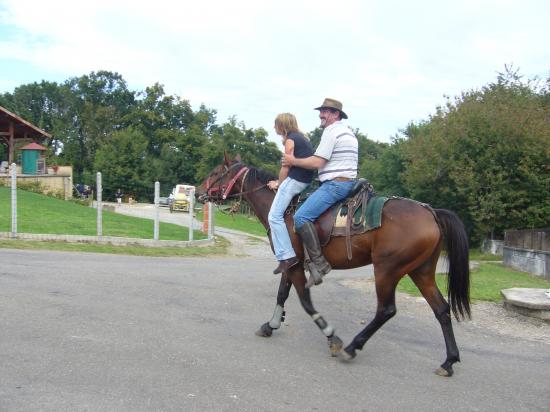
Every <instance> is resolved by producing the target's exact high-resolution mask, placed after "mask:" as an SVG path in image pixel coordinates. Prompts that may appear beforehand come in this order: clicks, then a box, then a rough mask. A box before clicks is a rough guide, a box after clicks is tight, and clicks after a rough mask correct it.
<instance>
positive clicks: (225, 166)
mask: <svg viewBox="0 0 550 412" xmlns="http://www.w3.org/2000/svg"><path fill="white" fill-rule="evenodd" d="M246 170H248V168H247V167H245V166H244V165H243V164H242V163H241V157H240V156H239V155H237V156H235V158H234V159H230V158H229V156H228V155H227V153H224V162H223V163H222V164H221V165H218V166H216V167H215V168H214V169H213V170H212V171H211V172H210V173H209V174H208V176H207V177H206V179H205V180H204V181H203V182H202V183H201V184H200V185H199V186H198V187H197V189H196V191H195V196H196V198H197V200H199V201H200V202H202V203H204V202H215V203H216V202H217V203H223V202H224V201H225V200H226V199H227V198H228V197H229V196H230V195H231V192H232V191H233V188H234V187H235V183H236V182H237V180H238V179H239V177H241V176H242V175H243V173H244V172H246Z"/></svg>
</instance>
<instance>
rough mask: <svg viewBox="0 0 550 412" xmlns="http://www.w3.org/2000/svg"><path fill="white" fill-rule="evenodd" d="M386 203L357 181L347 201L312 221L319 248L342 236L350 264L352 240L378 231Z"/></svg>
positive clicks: (364, 181)
mask: <svg viewBox="0 0 550 412" xmlns="http://www.w3.org/2000/svg"><path fill="white" fill-rule="evenodd" d="M309 194H311V191H309V192H307V193H305V195H304V196H301V197H300V198H299V199H298V203H297V205H296V209H297V208H299V207H300V204H301V203H303V202H304V201H305V199H307V197H309ZM387 200H388V198H386V197H379V196H376V193H375V192H374V188H373V187H372V185H371V184H370V183H369V182H368V181H367V180H366V179H358V180H357V182H356V183H355V185H354V186H353V188H352V190H351V192H350V195H349V196H348V197H347V198H346V199H344V200H343V201H341V202H339V203H336V204H335V205H334V206H332V207H331V208H329V209H328V210H326V211H325V212H324V213H323V214H322V215H321V216H320V217H319V218H318V219H317V220H316V221H315V227H316V229H317V234H318V235H319V242H320V244H321V246H326V244H327V243H328V242H329V241H330V239H331V237H333V236H345V237H346V252H347V257H348V259H349V260H351V258H352V252H351V236H353V235H358V234H361V233H365V232H367V231H369V230H373V229H376V228H378V227H380V226H381V224H382V208H383V206H384V204H385V203H386V201H387Z"/></svg>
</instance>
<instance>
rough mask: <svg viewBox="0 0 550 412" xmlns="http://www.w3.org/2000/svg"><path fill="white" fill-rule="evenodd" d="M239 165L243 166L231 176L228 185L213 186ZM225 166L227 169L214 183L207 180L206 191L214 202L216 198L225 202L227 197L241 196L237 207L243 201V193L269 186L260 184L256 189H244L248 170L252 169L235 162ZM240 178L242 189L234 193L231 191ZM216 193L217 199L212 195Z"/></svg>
mask: <svg viewBox="0 0 550 412" xmlns="http://www.w3.org/2000/svg"><path fill="white" fill-rule="evenodd" d="M237 166H242V167H241V169H239V171H238V172H237V173H236V174H235V176H233V177H232V178H231V180H230V181H229V183H228V184H227V185H219V186H216V187H214V186H213V184H214V183H217V182H218V181H220V180H222V179H223V178H224V177H225V176H227V174H228V173H229V172H230V171H231V170H232V169H233V168H235V167H237ZM225 167H226V169H227V170H226V171H225V172H224V173H223V174H222V175H221V176H220V177H218V178H217V179H216V180H215V181H214V182H213V183H212V184H210V181H209V180H207V182H206V186H207V189H206V193H207V194H208V196H209V197H211V199H212V201H214V202H215V201H216V200H221V202H220V203H223V202H224V201H225V200H227V199H231V198H236V197H238V198H239V200H238V201H237V207H238V206H239V205H240V203H241V200H242V197H243V195H247V194H250V193H254V192H257V191H258V190H261V189H263V188H265V187H267V185H265V184H261V185H260V186H257V187H255V188H254V189H251V190H244V187H245V183H246V178H247V177H248V172H249V171H250V169H249V168H248V167H246V166H243V165H242V164H241V163H235V164H234V165H232V166H230V167H227V166H225ZM240 178H242V181H241V185H240V186H241V191H240V192H238V193H233V194H232V193H231V191H232V190H233V187H234V186H235V184H236V183H237V182H238V181H239V179H240ZM220 193H221V199H220V196H219V194H220ZM214 194H215V195H216V196H217V199H215V198H214V197H213V196H212V195H214ZM232 209H233V208H232Z"/></svg>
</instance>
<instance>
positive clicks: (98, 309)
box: [0, 249, 550, 411]
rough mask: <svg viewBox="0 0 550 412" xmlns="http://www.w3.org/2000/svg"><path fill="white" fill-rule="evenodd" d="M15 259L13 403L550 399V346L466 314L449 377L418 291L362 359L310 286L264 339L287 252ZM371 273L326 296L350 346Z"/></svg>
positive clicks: (330, 288)
mask: <svg viewBox="0 0 550 412" xmlns="http://www.w3.org/2000/svg"><path fill="white" fill-rule="evenodd" d="M0 262H2V263H1V268H0V322H1V325H2V329H1V330H2V335H1V336H2V337H1V339H0V354H1V358H0V410H2V411H260V410H268V411H302V410H306V411H307V410H316V411H334V410H342V411H396V410H408V411H427V410H430V411H432V410H433V411H447V410H449V411H451V410H452V411H548V410H549V409H550V391H549V389H548V382H550V351H549V349H550V345H548V344H545V343H541V342H534V341H531V340H527V339H521V338H517V337H516V338H514V337H507V336H502V335H499V334H496V333H494V332H492V331H490V330H486V329H482V328H480V327H479V326H478V325H476V323H475V322H461V323H459V324H457V323H456V322H455V323H454V326H455V334H456V337H457V341H458V345H459V348H460V350H461V357H462V363H459V364H457V365H456V366H455V375H454V376H453V377H452V378H442V377H439V376H437V375H435V374H434V373H433V371H434V370H435V369H436V368H437V366H438V365H439V364H440V363H441V362H442V361H443V360H444V357H445V354H444V343H443V337H442V334H441V330H440V328H439V325H438V324H437V322H436V321H435V319H434V317H433V315H432V314H431V312H430V310H429V308H428V307H427V305H425V303H424V304H421V303H419V302H418V299H410V298H409V299H404V298H403V297H402V296H400V297H399V298H398V301H397V305H398V313H397V315H396V316H395V318H393V319H392V320H391V321H390V322H389V323H388V324H387V325H385V326H384V327H383V328H382V329H381V330H380V331H379V332H378V333H377V334H376V335H375V336H374V337H373V338H372V339H371V341H369V342H368V343H367V345H366V346H365V348H364V350H363V351H362V352H359V354H358V357H357V358H356V359H355V360H354V361H353V362H352V363H349V364H348V363H343V362H341V361H339V360H338V359H336V358H331V357H330V356H329V354H328V348H327V346H326V340H325V338H324V337H323V335H322V334H321V333H320V332H319V330H318V329H317V327H316V326H315V324H314V323H313V322H312V321H311V319H309V317H308V316H307V315H306V314H305V312H304V311H303V310H302V308H301V307H300V305H299V302H298V301H297V299H296V296H295V294H294V292H292V293H291V296H290V298H289V301H288V303H287V307H286V310H287V321H286V322H285V324H284V325H283V326H282V327H281V329H280V330H278V331H276V332H275V333H274V335H273V337H271V338H259V337H256V336H255V335H254V332H255V331H256V329H257V328H258V327H259V326H260V325H261V324H262V323H264V322H266V321H268V320H269V318H270V317H271V315H272V312H273V308H274V305H275V294H276V289H277V285H278V278H277V277H276V276H273V275H271V274H270V272H271V270H272V269H273V264H274V262H273V259H272V258H271V257H248V258H246V257H244V258H242V257H241V258H208V259H205V258H148V257H129V256H119V255H104V254H86V253H69V252H49V251H20V250H10V249H0ZM364 273H367V271H365V272H364ZM359 276H360V272H357V271H356V272H342V271H335V272H334V273H331V274H330V275H329V276H328V277H327V278H326V280H325V282H324V283H323V285H321V286H318V287H316V288H314V289H313V291H312V293H313V299H314V302H315V305H316V307H317V309H318V310H319V311H320V312H321V313H322V314H323V315H324V316H325V318H326V319H327V320H328V321H329V322H330V323H331V324H333V325H334V326H335V327H336V330H337V334H338V335H339V336H340V337H341V338H342V339H343V340H344V341H345V342H346V343H347V342H349V341H350V339H352V338H353V336H354V335H355V334H356V333H358V332H359V330H360V329H361V328H363V327H364V322H365V320H368V319H370V318H371V317H372V315H373V313H374V307H375V296H374V292H373V291H372V287H370V288H369V287H367V288H366V289H365V290H362V291H361V290H359V289H357V288H354V287H349V285H350V282H354V281H356V280H358V279H359ZM365 277H366V278H368V275H367V276H365ZM366 284H367V285H368V284H369V282H366ZM474 315H475V313H474Z"/></svg>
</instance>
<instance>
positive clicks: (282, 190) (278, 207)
mask: <svg viewBox="0 0 550 412" xmlns="http://www.w3.org/2000/svg"><path fill="white" fill-rule="evenodd" d="M308 186H309V183H302V182H299V181H297V180H294V179H292V178H290V177H287V178H286V179H285V180H283V183H281V184H280V185H279V189H278V190H277V193H276V194H275V199H273V203H272V204H271V209H270V210H269V215H268V216H267V220H268V221H269V227H270V229H271V241H272V242H273V249H274V250H275V257H276V258H277V260H285V259H290V258H291V257H294V256H296V253H295V252H294V249H293V248H292V243H291V242H290V236H289V234H288V229H287V227H286V224H285V219H284V217H285V211H286V209H287V207H288V205H289V204H290V201H291V200H292V198H293V197H294V196H295V195H297V194H298V193H300V192H301V191H302V190H304V189H305V188H306V187H308Z"/></svg>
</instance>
